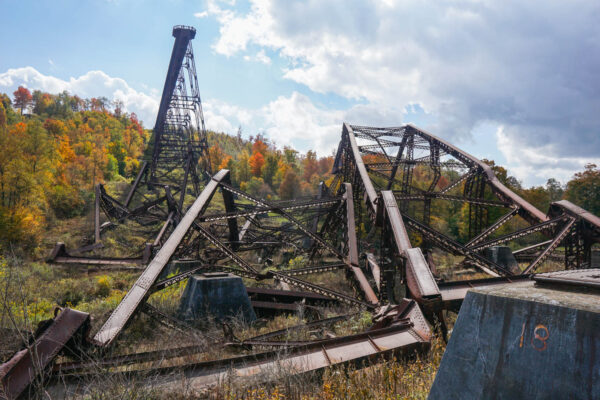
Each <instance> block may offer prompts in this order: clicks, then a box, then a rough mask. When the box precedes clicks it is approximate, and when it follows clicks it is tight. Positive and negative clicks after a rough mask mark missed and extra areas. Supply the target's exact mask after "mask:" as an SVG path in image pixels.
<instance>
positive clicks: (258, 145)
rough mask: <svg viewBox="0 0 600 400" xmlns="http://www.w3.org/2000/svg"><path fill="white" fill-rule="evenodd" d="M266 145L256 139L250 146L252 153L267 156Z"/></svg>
mask: <svg viewBox="0 0 600 400" xmlns="http://www.w3.org/2000/svg"><path fill="white" fill-rule="evenodd" d="M267 147H268V146H267V144H266V143H265V142H263V141H262V140H261V139H260V138H256V140H255V141H254V143H253V144H252V153H260V154H262V155H263V156H264V155H265V154H267Z"/></svg>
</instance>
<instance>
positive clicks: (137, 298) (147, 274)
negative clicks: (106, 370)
mask: <svg viewBox="0 0 600 400" xmlns="http://www.w3.org/2000/svg"><path fill="white" fill-rule="evenodd" d="M227 179H229V171H228V170H226V169H222V170H221V171H219V172H217V174H215V176H214V177H213V178H212V180H211V181H210V182H209V183H208V184H207V185H206V187H205V188H204V190H203V191H202V193H200V196H198V198H197V199H196V201H195V202H194V204H192V206H191V207H190V209H189V210H188V212H187V213H186V214H185V215H184V216H183V218H182V219H181V222H180V223H179V225H177V227H176V228H175V230H174V231H173V233H172V234H171V236H169V238H168V239H167V241H166V242H165V244H164V245H163V247H162V248H161V249H160V250H159V252H158V253H157V254H156V257H154V259H153V260H152V261H151V262H150V264H148V267H147V268H146V270H145V271H144V273H143V274H142V275H141V276H140V277H139V278H138V280H137V281H136V282H135V284H134V285H133V287H132V288H131V289H130V290H129V291H128V292H127V294H126V295H125V297H124V298H123V300H122V301H121V303H119V305H118V306H117V308H116V309H115V311H113V313H112V314H111V316H110V317H109V318H108V320H107V321H106V322H105V323H104V325H103V326H102V328H100V330H99V331H98V332H97V333H96V335H95V336H94V341H95V342H96V343H97V344H98V345H100V346H107V345H109V344H110V343H112V341H113V340H114V339H115V338H116V337H117V335H118V334H119V333H120V332H121V330H123V328H124V327H125V325H126V324H127V323H128V322H129V320H130V319H131V316H132V315H133V314H134V313H135V312H136V311H137V309H138V308H139V306H140V305H141V304H142V303H143V302H144V301H145V299H146V297H147V296H148V294H149V293H150V289H151V288H152V285H154V283H155V282H156V280H157V278H158V276H159V275H160V273H161V272H162V270H163V268H164V267H165V265H167V263H168V262H169V260H170V259H171V256H172V255H173V253H174V252H175V250H176V249H177V246H178V245H179V243H180V242H181V241H182V240H183V238H184V236H185V235H186V233H187V232H188V230H189V229H190V227H191V226H192V224H193V223H194V221H195V219H196V218H197V217H198V216H199V215H200V214H202V213H203V212H204V210H205V208H206V206H207V205H208V203H209V201H210V200H211V198H212V197H213V195H214V194H215V191H216V190H217V188H218V187H219V183H220V182H221V181H224V180H227Z"/></svg>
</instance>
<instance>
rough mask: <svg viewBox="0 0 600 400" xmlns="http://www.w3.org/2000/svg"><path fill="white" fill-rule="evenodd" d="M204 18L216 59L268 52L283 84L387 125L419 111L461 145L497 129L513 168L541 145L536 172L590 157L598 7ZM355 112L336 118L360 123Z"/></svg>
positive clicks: (281, 8)
mask: <svg viewBox="0 0 600 400" xmlns="http://www.w3.org/2000/svg"><path fill="white" fill-rule="evenodd" d="M207 11H208V13H209V14H210V15H211V16H213V17H214V18H216V20H217V21H218V22H219V23H220V36H219V38H218V39H217V41H216V42H215V44H214V46H213V47H214V49H215V51H216V52H217V53H220V54H223V55H226V56H228V57H231V56H235V55H242V56H246V57H248V59H253V58H254V56H253V55H252V54H253V53H255V52H256V48H257V47H258V48H259V51H260V50H268V51H269V52H275V53H277V54H278V55H279V56H281V57H284V58H287V59H288V60H289V64H288V67H287V69H286V70H285V71H284V72H283V74H284V77H285V78H287V79H290V80H293V81H295V82H297V83H300V84H303V85H305V86H306V87H308V88H309V89H311V90H312V91H314V92H317V93H334V94H336V95H340V96H342V97H345V98H348V99H360V100H361V101H363V102H364V103H366V105H365V106H363V109H364V108H366V109H370V110H385V111H384V112H383V114H385V115H386V118H383V119H385V120H387V119H389V118H388V116H389V115H393V114H395V115H397V116H398V118H401V116H402V113H403V111H404V110H405V107H406V106H407V105H409V104H419V105H420V107H421V108H423V109H424V110H425V111H426V112H427V113H430V114H431V115H432V117H433V120H435V121H436V122H435V124H433V125H432V126H429V127H426V128H428V129H430V130H432V131H433V132H434V133H436V134H438V135H440V136H444V137H446V138H448V139H450V140H452V141H454V142H455V143H456V144H457V145H459V146H460V144H461V143H464V141H465V140H467V139H468V138H469V137H470V136H471V132H472V130H473V129H474V128H475V127H476V126H477V125H478V124H480V123H482V122H485V121H491V122H493V123H495V124H498V125H503V126H504V127H505V129H504V135H505V137H506V138H507V140H510V142H511V143H513V144H514V145H515V146H514V147H513V152H516V153H517V154H520V155H518V157H519V158H520V160H521V161H520V163H521V164H519V165H521V167H519V168H521V169H522V171H525V169H524V168H529V167H530V166H533V165H534V164H532V163H531V162H529V161H527V160H528V159H531V157H529V156H528V155H526V154H525V151H524V150H523V151H521V149H531V151H532V152H534V153H535V152H537V153H543V152H547V151H550V150H549V149H548V148H547V147H546V144H547V143H553V144H554V147H552V149H551V151H552V152H551V153H546V154H548V155H549V156H548V157H547V158H542V159H537V161H536V163H537V164H535V165H537V166H540V168H538V169H537V171H543V172H539V173H538V174H537V175H539V174H541V173H544V174H545V173H553V174H557V175H561V176H566V175H570V174H572V173H573V172H574V171H575V169H577V168H579V166H580V165H581V163H584V162H585V160H596V159H597V155H598V154H600V135H598V127H599V126H600V113H598V110H599V109H600V97H599V96H598V93H600V80H598V79H597V71H598V70H599V69H600V25H599V24H598V23H597V15H599V14H600V3H598V2H597V1H591V0H578V1H577V2H576V5H574V4H572V3H569V2H563V1H560V0H548V1H544V2H541V1H531V2H522V1H518V0H507V1H503V2H490V1H486V0H481V1H470V0H449V1H444V2H438V1H434V0H430V1H425V2H423V1H416V0H406V1H394V0H386V1H384V2H379V3H377V2H372V1H369V0H356V1H353V2H352V3H351V5H349V4H348V2H347V1H346V0H330V1H306V2H289V1H276V0H250V7H249V10H248V11H247V12H237V11H235V10H234V9H231V8H229V7H224V6H222V3H220V2H218V1H215V0H209V2H208V8H207ZM288 100H290V101H291V99H288ZM273 104H274V105H278V106H280V107H282V108H286V107H287V108H289V107H290V104H287V105H286V104H283V103H282V102H281V101H279V99H278V100H276V101H275V102H274V103H273ZM292 104H293V105H295V106H297V107H300V109H301V110H306V109H307V107H305V106H304V105H303V104H302V102H301V101H299V100H296V101H294V102H292ZM317 108H318V109H317V112H323V113H324V112H325V111H323V110H322V108H321V107H317ZM357 110H358V109H351V110H347V113H346V114H344V116H346V117H350V118H349V119H351V120H352V121H354V122H355V123H363V122H362V121H360V120H357V119H359V118H357V114H351V113H350V111H357ZM332 115H338V114H336V113H335V112H333V114H332ZM364 116H366V117H367V118H369V114H367V113H363V114H362V115H361V117H364ZM380 117H381V115H380ZM370 119H374V120H381V119H382V118H379V117H370ZM312 120H315V119H314V118H313V119H312ZM317 120H318V118H317ZM272 122H273V123H274V124H279V123H280V122H281V121H275V120H272ZM340 124H341V121H338V125H340ZM328 126H329V121H327V120H326V121H325V125H323V126H322V127H323V128H324V129H326V128H327V127H328ZM294 135H295V134H291V136H294ZM336 136H339V129H338V131H337V134H336ZM517 144H518V145H517ZM495 145H496V144H495V143H494V138H490V146H495ZM554 158H556V159H558V160H562V161H557V162H556V163H554V162H553V161H552V160H553V159H554ZM566 160H570V161H568V162H567V161H566ZM513 164H514V165H517V161H516V160H513ZM541 166H544V167H543V168H542V167H541ZM523 173H525V172H523ZM547 177H549V176H545V177H544V178H547ZM540 179H541V177H540Z"/></svg>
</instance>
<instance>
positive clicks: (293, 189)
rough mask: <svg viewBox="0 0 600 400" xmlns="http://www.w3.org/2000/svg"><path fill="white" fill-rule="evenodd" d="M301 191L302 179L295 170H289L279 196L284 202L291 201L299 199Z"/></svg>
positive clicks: (280, 187)
mask: <svg viewBox="0 0 600 400" xmlns="http://www.w3.org/2000/svg"><path fill="white" fill-rule="evenodd" d="M300 191H301V187H300V179H298V175H296V173H295V172H294V170H293V169H289V170H288V171H287V172H286V174H285V177H284V178H283V181H282V182H281V185H280V186H279V196H280V197H281V198H282V199H283V200H290V199H293V198H295V197H297V196H298V195H299V194H300Z"/></svg>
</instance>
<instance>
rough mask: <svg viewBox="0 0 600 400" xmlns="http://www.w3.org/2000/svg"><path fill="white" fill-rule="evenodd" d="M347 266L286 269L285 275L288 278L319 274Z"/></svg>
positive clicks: (333, 265) (332, 265) (335, 265)
mask: <svg viewBox="0 0 600 400" xmlns="http://www.w3.org/2000/svg"><path fill="white" fill-rule="evenodd" d="M347 266H348V265H347V264H329V265H316V266H314V267H305V268H294V269H286V270H285V274H286V275H288V276H298V275H310V274H320V273H323V272H329V271H336V270H339V269H342V268H346V267H347Z"/></svg>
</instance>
